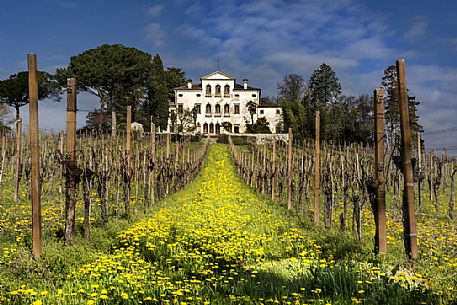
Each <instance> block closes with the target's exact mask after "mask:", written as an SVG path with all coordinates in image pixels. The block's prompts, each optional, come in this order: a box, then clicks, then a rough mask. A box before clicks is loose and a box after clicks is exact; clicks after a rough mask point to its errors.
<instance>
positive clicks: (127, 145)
mask: <svg viewBox="0 0 457 305" xmlns="http://www.w3.org/2000/svg"><path fill="white" fill-rule="evenodd" d="M126 129H127V130H126V138H125V141H126V142H125V157H126V158H127V164H126V169H125V173H124V175H125V177H124V192H125V193H124V205H125V213H126V214H127V215H128V214H129V204H130V178H131V170H130V168H131V162H132V161H131V150H132V106H127V126H126Z"/></svg>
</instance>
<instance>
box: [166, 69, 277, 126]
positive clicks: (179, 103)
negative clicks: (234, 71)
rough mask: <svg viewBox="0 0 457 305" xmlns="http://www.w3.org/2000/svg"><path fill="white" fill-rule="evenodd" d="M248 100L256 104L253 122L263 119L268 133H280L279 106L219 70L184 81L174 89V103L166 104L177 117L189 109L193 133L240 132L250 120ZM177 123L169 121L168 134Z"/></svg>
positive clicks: (246, 84) (244, 81) (257, 89)
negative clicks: (192, 122)
mask: <svg viewBox="0 0 457 305" xmlns="http://www.w3.org/2000/svg"><path fill="white" fill-rule="evenodd" d="M250 101H252V102H254V103H255V104H256V105H257V109H256V114H255V115H254V120H256V119H257V118H260V117H265V118H266V119H267V121H268V123H269V126H270V130H271V131H272V132H273V133H276V132H280V130H279V125H280V122H281V107H279V106H278V105H277V104H274V103H271V102H265V100H263V99H261V90H260V89H259V88H254V87H250V86H249V85H248V80H247V79H244V80H243V84H242V85H241V84H237V83H236V80H235V78H234V77H233V76H230V75H228V74H226V73H224V72H222V71H215V72H213V73H211V74H208V75H205V76H203V77H202V78H201V79H200V83H198V84H193V83H192V80H188V81H187V85H185V86H181V87H178V88H175V101H172V102H171V103H170V112H175V113H176V114H177V117H178V118H179V116H180V115H182V114H183V113H184V112H185V111H192V110H193V112H194V114H193V115H194V117H193V119H194V120H195V122H196V129H195V130H194V133H201V134H220V133H244V132H245V131H246V121H247V122H248V123H250V121H251V114H250V113H249V111H248V108H247V106H246V105H247V104H248V103H249V102H250ZM179 124H180V120H179V119H177V120H176V122H171V121H169V126H168V131H176V129H177V126H179ZM172 126H174V129H175V130H172Z"/></svg>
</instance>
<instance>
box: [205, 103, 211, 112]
mask: <svg viewBox="0 0 457 305" xmlns="http://www.w3.org/2000/svg"><path fill="white" fill-rule="evenodd" d="M206 113H211V105H210V104H207V105H206Z"/></svg>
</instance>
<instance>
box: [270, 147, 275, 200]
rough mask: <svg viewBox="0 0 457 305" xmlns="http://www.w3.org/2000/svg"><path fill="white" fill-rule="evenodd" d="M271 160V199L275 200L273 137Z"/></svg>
mask: <svg viewBox="0 0 457 305" xmlns="http://www.w3.org/2000/svg"><path fill="white" fill-rule="evenodd" d="M271 160H272V166H271V167H272V169H271V170H272V175H271V176H272V177H271V200H273V201H274V200H275V195H276V194H275V183H276V181H275V177H276V139H274V138H273V151H272V153H271Z"/></svg>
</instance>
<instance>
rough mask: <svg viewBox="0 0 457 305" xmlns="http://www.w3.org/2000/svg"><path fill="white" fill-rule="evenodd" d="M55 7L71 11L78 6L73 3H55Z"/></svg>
mask: <svg viewBox="0 0 457 305" xmlns="http://www.w3.org/2000/svg"><path fill="white" fill-rule="evenodd" d="M57 5H59V6H61V7H63V8H66V9H73V8H75V7H76V6H77V5H78V4H77V3H76V2H73V1H57Z"/></svg>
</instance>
